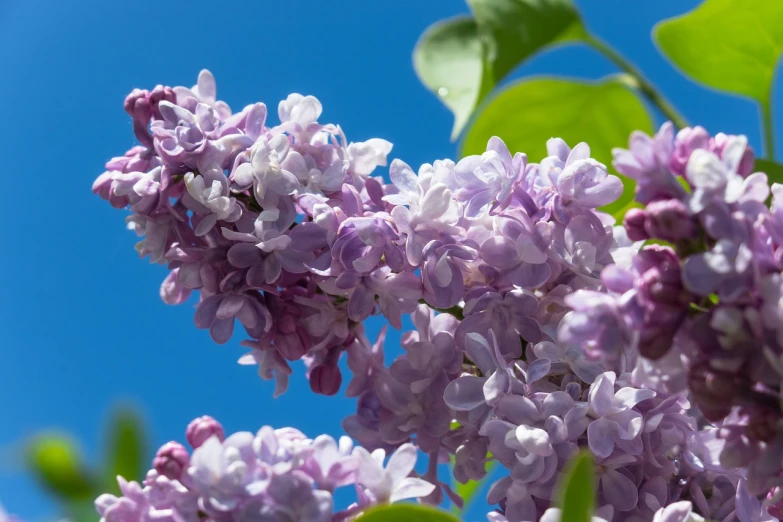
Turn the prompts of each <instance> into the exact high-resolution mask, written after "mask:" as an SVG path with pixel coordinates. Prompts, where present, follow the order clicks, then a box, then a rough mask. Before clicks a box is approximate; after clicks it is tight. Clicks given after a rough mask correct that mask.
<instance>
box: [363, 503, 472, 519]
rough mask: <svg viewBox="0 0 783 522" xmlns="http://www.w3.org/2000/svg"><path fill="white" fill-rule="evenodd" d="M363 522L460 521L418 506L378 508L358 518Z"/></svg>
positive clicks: (440, 511)
mask: <svg viewBox="0 0 783 522" xmlns="http://www.w3.org/2000/svg"><path fill="white" fill-rule="evenodd" d="M357 520H361V521H362V522H401V521H406V522H407V521H410V522H413V521H415V522H459V519H458V518H456V517H455V516H454V515H451V514H449V513H447V512H445V511H443V510H441V509H436V508H433V507H428V506H420V505H417V504H391V505H385V506H378V507H376V508H373V509H370V510H368V511H367V512H365V513H364V514H363V515H362V516H361V517H359V518H357Z"/></svg>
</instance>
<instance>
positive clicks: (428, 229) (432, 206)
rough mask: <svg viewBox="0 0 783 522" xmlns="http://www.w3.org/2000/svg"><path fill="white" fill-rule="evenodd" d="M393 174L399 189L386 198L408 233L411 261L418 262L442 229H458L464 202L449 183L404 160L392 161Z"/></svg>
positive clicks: (396, 220) (409, 258)
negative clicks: (429, 243)
mask: <svg viewBox="0 0 783 522" xmlns="http://www.w3.org/2000/svg"><path fill="white" fill-rule="evenodd" d="M389 176H390V177H391V180H392V183H393V184H394V186H395V187H396V188H397V191H398V193H397V194H389V195H387V196H384V198H383V199H384V201H387V202H389V203H391V204H393V205H395V207H394V208H393V209H392V211H391V216H392V219H394V221H395V223H396V224H397V228H398V230H399V231H400V232H402V233H404V234H405V235H406V239H405V251H406V255H407V257H408V262H409V263H410V264H411V265H413V266H418V265H419V264H421V257H422V252H423V250H424V246H425V245H426V244H427V243H428V242H429V241H430V240H432V239H436V238H437V237H438V236H439V234H440V233H442V232H445V233H449V232H457V231H458V229H456V228H455V227H454V224H455V223H456V222H457V220H458V219H459V217H460V212H461V209H460V205H459V203H458V202H457V201H456V200H455V199H454V198H453V195H452V192H451V190H450V189H449V187H448V186H447V185H446V184H445V183H442V182H438V180H435V179H428V178H426V177H423V176H422V171H420V172H419V176H416V174H414V173H413V170H412V169H411V168H410V166H408V165H407V164H406V163H405V162H403V161H400V160H397V159H395V160H394V161H392V164H391V166H390V167H389ZM406 205H407V206H406Z"/></svg>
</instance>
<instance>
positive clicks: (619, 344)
mask: <svg viewBox="0 0 783 522" xmlns="http://www.w3.org/2000/svg"><path fill="white" fill-rule="evenodd" d="M614 157H615V161H614V164H615V167H616V168H617V169H618V171H619V172H621V173H623V174H625V175H627V176H630V177H632V178H634V179H635V180H636V181H637V191H636V200H637V201H638V202H639V203H641V204H643V205H645V207H644V208H639V209H634V210H632V211H629V212H628V213H627V214H626V217H625V221H624V225H625V229H626V232H627V234H628V236H629V237H630V238H631V239H633V240H636V241H645V240H655V241H656V242H657V243H658V244H649V245H647V246H645V247H643V248H642V249H641V250H640V251H639V252H638V253H637V254H635V255H634V256H633V257H632V259H631V260H630V263H629V266H620V265H615V266H608V267H606V268H605V269H604V270H603V271H602V273H601V280H602V282H603V284H604V289H601V290H598V291H595V290H580V291H577V292H575V293H574V294H572V295H570V296H568V297H567V298H566V303H567V304H568V306H569V307H570V308H571V309H572V310H573V311H572V312H570V313H569V314H568V315H567V316H566V318H565V325H564V328H563V330H562V331H561V332H560V339H561V341H563V342H567V343H573V344H576V345H578V346H580V347H582V348H583V349H584V350H585V351H586V353H588V354H591V356H592V358H593V359H595V360H598V359H600V360H601V361H602V363H603V364H606V365H608V367H609V368H623V370H625V371H632V372H633V376H634V382H635V384H636V385H639V386H644V387H647V388H650V389H656V390H663V391H665V392H667V393H687V394H688V395H689V396H690V397H691V400H692V401H693V402H694V405H695V406H696V407H697V408H698V415H699V416H700V418H701V419H702V421H703V422H702V424H703V426H704V427H705V428H709V429H710V431H709V433H710V434H711V435H712V436H713V437H714V441H713V445H714V447H715V448H718V453H717V454H718V457H717V458H718V461H719V463H720V465H721V466H722V467H723V468H724V469H726V470H741V471H742V473H743V474H744V477H745V479H746V480H747V485H746V487H747V488H748V490H749V491H750V492H751V494H753V495H768V496H769V497H770V498H773V497H775V495H776V494H775V493H774V492H775V491H777V489H778V488H779V487H780V486H781V480H783V475H782V474H781V470H783V458H782V457H781V456H782V455H783V453H781V452H782V451H783V407H782V406H781V390H782V388H781V377H783V366H781V364H780V361H781V360H782V357H783V344H782V343H781V341H783V335H781V331H783V321H781V319H782V318H783V316H781V314H780V310H781V302H783V301H781V295H783V294H782V293H781V290H780V284H781V273H783V256H781V253H783V249H782V248H781V246H783V235H782V234H781V231H783V213H781V206H783V199H782V198H783V187H781V185H779V184H775V183H773V184H772V185H771V186H770V183H769V181H768V178H767V175H766V174H764V173H762V172H755V171H754V170H753V164H754V155H753V151H752V149H751V148H750V147H749V146H748V143H747V139H746V138H745V137H744V136H729V135H725V134H717V135H715V136H710V135H709V134H708V133H707V131H706V130H704V129H703V128H701V127H696V128H686V129H682V130H680V131H679V132H677V133H676V135H675V134H674V131H673V127H672V126H671V124H669V123H667V124H664V125H663V126H662V127H661V129H660V130H659V131H658V133H657V134H656V135H655V136H653V137H650V136H647V135H644V134H642V133H638V132H637V133H634V134H633V135H632V136H631V139H630V144H629V149H628V150H623V149H616V150H615V151H614ZM770 197H771V205H770V206H768V205H767V202H768V200H769V199H770ZM770 502H772V501H770ZM770 502H768V504H769V503H770ZM770 505H771V504H770ZM776 509H777V508H776Z"/></svg>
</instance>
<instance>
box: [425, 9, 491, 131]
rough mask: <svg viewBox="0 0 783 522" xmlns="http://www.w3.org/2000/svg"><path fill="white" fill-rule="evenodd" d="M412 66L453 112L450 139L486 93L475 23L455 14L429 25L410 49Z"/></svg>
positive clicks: (483, 68)
mask: <svg viewBox="0 0 783 522" xmlns="http://www.w3.org/2000/svg"><path fill="white" fill-rule="evenodd" d="M413 66H414V68H415V70H416V74H418V76H419V79H420V80H421V82H422V83H423V84H424V85H426V86H427V87H428V88H429V89H430V90H431V91H432V92H434V93H435V95H436V96H438V98H440V100H441V101H442V102H443V103H444V104H445V105H446V106H447V107H448V108H449V109H451V112H453V113H454V129H453V131H452V138H455V137H456V136H457V135H459V133H460V131H461V130H462V128H463V127H464V126H465V124H466V123H467V121H468V118H470V115H471V113H472V112H473V107H475V106H476V104H477V103H478V101H479V100H480V99H481V98H482V97H483V96H484V95H485V94H486V92H485V90H483V89H486V88H488V87H485V88H483V87H482V79H483V78H484V76H485V70H487V69H486V68H485V67H484V49H483V47H482V44H481V40H480V39H479V36H478V28H477V27H476V22H475V21H474V20H473V19H472V18H470V17H458V18H452V19H450V20H444V21H442V22H438V23H436V24H434V25H432V26H431V27H430V28H429V29H427V31H426V32H425V33H424V34H423V35H422V36H421V38H420V39H419V42H418V43H417V44H416V48H415V49H414V51H413Z"/></svg>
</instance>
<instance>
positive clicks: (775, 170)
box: [753, 159, 783, 185]
mask: <svg viewBox="0 0 783 522" xmlns="http://www.w3.org/2000/svg"><path fill="white" fill-rule="evenodd" d="M753 170H754V171H755V172H764V173H766V174H767V178H768V179H769V184H770V185H771V184H773V183H783V165H781V164H780V163H776V162H774V161H770V160H766V159H756V162H755V164H754V165H753Z"/></svg>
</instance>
